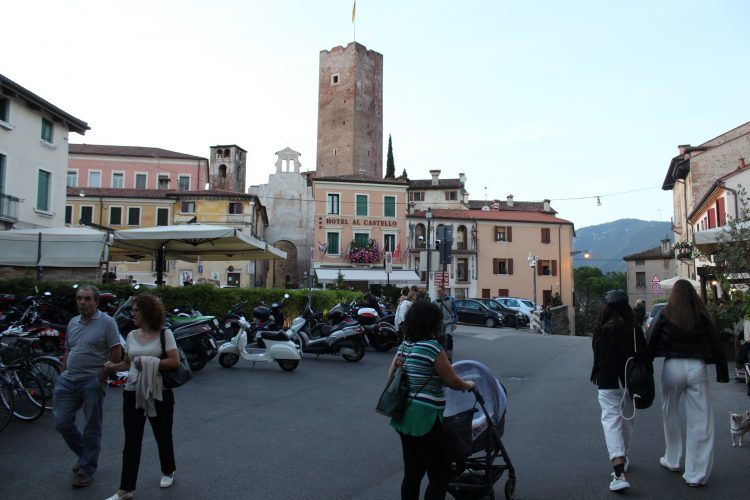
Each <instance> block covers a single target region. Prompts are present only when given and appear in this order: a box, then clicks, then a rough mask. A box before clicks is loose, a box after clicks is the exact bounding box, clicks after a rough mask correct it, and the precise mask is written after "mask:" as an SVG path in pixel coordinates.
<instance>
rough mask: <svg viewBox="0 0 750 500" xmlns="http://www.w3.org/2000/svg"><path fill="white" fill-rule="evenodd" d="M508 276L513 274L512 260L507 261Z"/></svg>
mask: <svg viewBox="0 0 750 500" xmlns="http://www.w3.org/2000/svg"><path fill="white" fill-rule="evenodd" d="M508 274H513V259H508Z"/></svg>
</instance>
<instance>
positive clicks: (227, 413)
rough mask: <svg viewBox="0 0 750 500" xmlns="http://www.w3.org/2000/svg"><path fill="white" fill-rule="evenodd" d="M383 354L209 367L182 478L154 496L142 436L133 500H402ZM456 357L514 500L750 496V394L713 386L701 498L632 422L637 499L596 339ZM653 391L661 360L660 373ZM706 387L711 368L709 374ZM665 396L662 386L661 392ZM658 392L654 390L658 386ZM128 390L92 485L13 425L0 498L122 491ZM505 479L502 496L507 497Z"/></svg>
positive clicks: (526, 344) (180, 433)
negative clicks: (482, 399) (505, 466)
mask: <svg viewBox="0 0 750 500" xmlns="http://www.w3.org/2000/svg"><path fill="white" fill-rule="evenodd" d="M392 355H393V351H392V352H391V353H388V354H383V353H378V352H375V351H372V350H369V349H368V351H367V354H366V355H365V357H364V358H363V359H362V361H360V362H358V363H347V362H345V361H344V360H343V359H341V358H339V357H335V356H320V357H319V358H316V357H315V356H306V357H305V359H304V360H303V361H302V362H301V363H300V366H299V367H298V368H297V370H295V371H294V372H291V373H287V372H284V371H282V370H281V369H280V368H279V367H278V366H277V365H270V364H256V365H255V367H254V368H253V367H252V366H251V364H250V363H247V362H244V361H242V360H241V361H240V362H238V363H237V365H235V366H234V367H232V368H229V369H225V368H221V367H220V366H219V365H218V363H217V362H216V361H212V362H210V363H209V364H208V366H207V367H206V368H204V369H203V370H202V371H200V372H198V373H197V374H196V376H195V378H194V379H193V380H192V381H191V382H190V383H188V384H187V385H185V386H184V387H181V388H178V389H176V390H175V399H176V401H177V403H176V414H175V421H174V439H175V454H176V458H177V473H176V476H175V484H174V486H173V487H172V488H169V489H163V490H162V489H160V488H159V477H160V471H159V460H158V456H157V452H156V446H155V443H154V440H153V435H152V434H151V431H150V429H148V425H147V429H146V433H145V437H144V446H143V454H142V458H141V466H140V476H139V479H138V489H137V498H164V499H170V498H182V499H184V498H196V499H203V498H222V499H223V498H227V499H235V498H237V499H357V500H365V499H367V500H370V499H373V500H374V499H378V500H380V499H395V498H398V497H399V486H400V481H401V473H402V462H401V449H400V443H399V440H398V437H397V435H396V433H395V431H393V430H392V429H391V428H390V426H389V425H388V419H387V418H385V417H383V416H381V415H379V414H377V413H376V412H375V411H374V407H375V402H376V400H377V397H378V395H379V393H380V391H381V390H382V388H383V385H384V384H385V375H386V369H387V366H388V364H389V362H390V360H391V357H392ZM454 357H455V359H456V360H459V359H475V360H478V361H481V362H482V363H484V364H486V365H487V366H488V367H489V368H490V369H491V370H492V371H493V372H494V373H495V374H496V376H497V377H498V378H499V379H500V380H501V381H502V382H503V384H504V385H505V386H506V388H507V390H508V413H507V417H506V427H505V435H504V436H503V442H504V444H505V446H506V448H507V450H508V454H509V456H510V459H511V461H512V462H513V465H514V466H515V468H516V475H517V480H518V483H517V486H516V498H518V499H558V498H559V499H589V498H591V499H599V498H613V497H618V496H622V497H628V498H643V499H651V498H654V499H656V498H659V499H670V498H674V499H678V498H679V499H689V498H722V499H727V500H728V499H740V498H742V499H744V498H747V497H748V490H749V489H750V477H749V475H750V473H749V472H748V471H749V470H750V469H748V464H750V445H748V441H750V439H748V438H747V436H746V446H745V447H743V448H733V447H732V446H731V437H730V433H729V412H730V411H744V410H747V409H750V398H748V397H747V396H746V395H745V391H744V386H743V385H741V384H738V383H735V382H730V383H729V384H716V383H712V387H711V391H712V394H713V401H714V414H715V425H716V446H715V465H714V473H713V475H712V477H711V480H710V482H709V484H708V485H707V486H706V487H703V488H689V487H687V486H686V485H685V483H684V481H683V480H682V478H681V477H680V474H675V473H672V472H669V471H667V470H666V469H664V468H663V467H661V466H660V465H659V462H658V460H659V456H660V455H661V452H662V451H663V437H662V430H661V410H660V408H659V404H658V398H659V395H658V393H657V401H656V402H655V405H654V406H652V408H650V409H648V410H644V411H639V412H638V415H637V416H636V424H635V429H636V430H635V441H634V443H633V450H632V454H631V457H630V458H631V463H632V465H631V472H630V474H629V476H630V480H631V482H632V485H633V487H632V488H631V489H630V490H628V491H627V492H626V493H624V494H616V493H611V492H610V491H609V490H608V489H607V485H608V483H609V473H610V472H611V467H610V465H609V461H608V459H607V452H606V447H605V445H604V438H603V434H602V430H601V425H600V423H599V407H598V403H597V400H596V388H595V387H594V386H593V385H592V384H591V383H590V382H589V381H588V375H589V371H590V368H591V347H590V340H589V339H588V338H585V337H562V336H546V335H545V336H542V335H538V334H534V333H530V332H529V331H528V329H525V330H524V329H521V330H514V329H506V328H495V329H487V328H484V327H473V326H466V325H462V326H460V327H459V329H458V330H457V334H456V339H455V351H454ZM656 366H657V374H656V376H657V382H658V377H659V376H660V368H661V361H657V363H656ZM709 374H710V377H711V379H712V380H714V379H715V371H714V368H713V367H710V368H709ZM657 386H658V383H657ZM657 391H658V388H657ZM121 400H122V396H121V389H108V390H107V396H106V398H105V406H104V419H105V425H104V432H103V450H102V454H101V456H100V466H99V471H98V472H97V474H96V476H95V478H94V481H93V482H92V484H91V486H89V487H88V488H85V489H81V490H74V489H73V488H71V486H70V468H71V466H72V465H73V462H74V458H75V457H74V456H73V454H72V452H70V451H69V450H68V449H67V447H66V446H65V444H64V442H63V440H62V438H61V437H60V436H59V435H58V434H57V433H56V431H55V430H54V425H53V421H52V416H51V415H48V414H45V415H44V416H43V417H42V418H41V419H40V420H39V421H38V422H35V423H30V424H26V423H21V422H11V424H10V425H9V426H8V427H7V428H6V429H5V431H3V432H2V433H0V498H3V499H5V498H7V499H27V498H28V499H102V498H106V497H107V496H109V495H111V494H113V493H114V492H115V490H116V489H117V485H118V483H119V476H120V465H121V450H122V440H123V434H122V423H121V418H122V417H121V414H122V413H121ZM505 480H506V476H503V477H502V478H500V480H499V481H498V482H497V483H496V485H495V492H496V495H497V497H498V498H502V497H503V486H504V483H505Z"/></svg>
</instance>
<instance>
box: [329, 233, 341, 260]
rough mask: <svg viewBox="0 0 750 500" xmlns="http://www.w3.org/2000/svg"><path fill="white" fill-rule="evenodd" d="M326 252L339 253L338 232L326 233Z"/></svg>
mask: <svg viewBox="0 0 750 500" xmlns="http://www.w3.org/2000/svg"><path fill="white" fill-rule="evenodd" d="M328 254H329V255H338V254H339V233H328Z"/></svg>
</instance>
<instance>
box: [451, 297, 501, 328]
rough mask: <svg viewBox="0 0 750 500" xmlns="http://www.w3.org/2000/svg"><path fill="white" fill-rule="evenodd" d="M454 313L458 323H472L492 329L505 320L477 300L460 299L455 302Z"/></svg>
mask: <svg viewBox="0 0 750 500" xmlns="http://www.w3.org/2000/svg"><path fill="white" fill-rule="evenodd" d="M456 312H457V313H458V321H459V322H461V323H473V324H479V325H484V326H486V327H488V328H494V327H495V326H497V325H502V324H503V321H504V320H505V318H503V315H502V314H500V313H499V312H497V311H493V310H492V309H490V308H489V307H487V306H486V305H484V304H482V303H481V302H479V301H478V300H471V299H460V300H457V301H456Z"/></svg>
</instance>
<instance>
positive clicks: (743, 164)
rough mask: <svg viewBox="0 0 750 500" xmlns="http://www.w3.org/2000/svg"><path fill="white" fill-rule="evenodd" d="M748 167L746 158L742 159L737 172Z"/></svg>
mask: <svg viewBox="0 0 750 500" xmlns="http://www.w3.org/2000/svg"><path fill="white" fill-rule="evenodd" d="M746 166H747V164H746V163H745V159H744V158H740V166H739V167H737V170H740V169H742V168H745V167H746Z"/></svg>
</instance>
